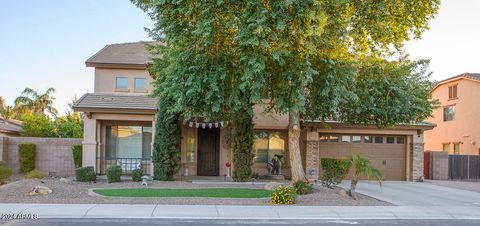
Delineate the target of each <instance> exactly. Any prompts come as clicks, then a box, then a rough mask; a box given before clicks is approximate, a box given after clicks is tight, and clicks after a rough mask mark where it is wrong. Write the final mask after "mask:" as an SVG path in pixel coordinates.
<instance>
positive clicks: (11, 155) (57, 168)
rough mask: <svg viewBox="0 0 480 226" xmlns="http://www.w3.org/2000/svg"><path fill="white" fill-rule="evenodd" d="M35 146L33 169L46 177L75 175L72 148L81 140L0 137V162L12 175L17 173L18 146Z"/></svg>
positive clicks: (18, 166)
mask: <svg viewBox="0 0 480 226" xmlns="http://www.w3.org/2000/svg"><path fill="white" fill-rule="evenodd" d="M20 143H34V144H35V145H36V157H35V168H36V169H38V170H41V171H43V172H44V173H45V174H46V175H47V176H48V175H49V174H50V175H51V174H55V175H57V176H71V175H74V174H75V166H74V164H73V156H72V146H73V145H75V144H81V143H82V139H73V138H39V137H0V161H1V160H6V161H7V163H8V165H9V166H10V167H11V168H12V170H13V173H19V171H20V164H19V159H18V144H20Z"/></svg>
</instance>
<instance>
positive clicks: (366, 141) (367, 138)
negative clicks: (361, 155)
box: [363, 136, 372, 144]
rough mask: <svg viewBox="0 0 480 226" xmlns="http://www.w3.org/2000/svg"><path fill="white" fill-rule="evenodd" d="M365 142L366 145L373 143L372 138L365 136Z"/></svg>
mask: <svg viewBox="0 0 480 226" xmlns="http://www.w3.org/2000/svg"><path fill="white" fill-rule="evenodd" d="M363 142H364V143H367V144H369V143H372V136H363Z"/></svg>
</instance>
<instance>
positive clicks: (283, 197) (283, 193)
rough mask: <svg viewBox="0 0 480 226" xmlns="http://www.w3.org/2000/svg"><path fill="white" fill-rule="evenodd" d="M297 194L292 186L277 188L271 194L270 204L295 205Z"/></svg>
mask: <svg viewBox="0 0 480 226" xmlns="http://www.w3.org/2000/svg"><path fill="white" fill-rule="evenodd" d="M296 198H297V193H296V192H295V188H293V187H292V186H279V187H278V188H276V189H275V190H274V191H273V192H272V198H271V202H272V204H287V205H290V204H295V199H296Z"/></svg>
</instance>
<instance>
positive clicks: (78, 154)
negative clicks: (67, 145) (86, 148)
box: [72, 144, 83, 168]
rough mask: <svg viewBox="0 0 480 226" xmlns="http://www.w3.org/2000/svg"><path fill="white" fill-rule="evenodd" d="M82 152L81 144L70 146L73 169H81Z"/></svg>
mask: <svg viewBox="0 0 480 226" xmlns="http://www.w3.org/2000/svg"><path fill="white" fill-rule="evenodd" d="M82 150H83V148H82V145H81V144H75V145H73V146H72V155H73V164H74V165H75V168H80V167H82Z"/></svg>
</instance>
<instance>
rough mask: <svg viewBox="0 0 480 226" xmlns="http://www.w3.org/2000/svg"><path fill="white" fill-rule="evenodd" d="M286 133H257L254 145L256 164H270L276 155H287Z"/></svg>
mask: <svg viewBox="0 0 480 226" xmlns="http://www.w3.org/2000/svg"><path fill="white" fill-rule="evenodd" d="M285 137H286V136H285V133H283V132H277V131H257V132H255V140H254V143H253V152H254V154H255V159H254V161H255V162H258V163H268V162H271V160H272V159H273V158H274V157H275V155H284V154H285V153H284V152H285Z"/></svg>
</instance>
